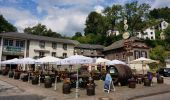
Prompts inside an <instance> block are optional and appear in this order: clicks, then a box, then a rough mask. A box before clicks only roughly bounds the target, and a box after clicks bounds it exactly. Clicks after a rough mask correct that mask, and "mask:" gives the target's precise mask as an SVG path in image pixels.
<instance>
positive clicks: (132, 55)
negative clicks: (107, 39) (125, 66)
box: [104, 37, 149, 63]
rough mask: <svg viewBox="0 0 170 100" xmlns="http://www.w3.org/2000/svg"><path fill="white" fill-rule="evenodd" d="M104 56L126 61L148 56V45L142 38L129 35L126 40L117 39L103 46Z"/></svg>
mask: <svg viewBox="0 0 170 100" xmlns="http://www.w3.org/2000/svg"><path fill="white" fill-rule="evenodd" d="M104 55H105V58H107V59H109V60H114V59H117V60H121V61H124V62H126V63H128V62H129V61H132V60H135V59H138V58H140V57H145V58H149V47H148V46H147V45H146V44H145V43H143V41H142V40H140V39H138V38H136V37H131V38H130V39H128V40H119V41H116V42H114V43H113V44H111V45H110V46H108V47H105V48H104Z"/></svg>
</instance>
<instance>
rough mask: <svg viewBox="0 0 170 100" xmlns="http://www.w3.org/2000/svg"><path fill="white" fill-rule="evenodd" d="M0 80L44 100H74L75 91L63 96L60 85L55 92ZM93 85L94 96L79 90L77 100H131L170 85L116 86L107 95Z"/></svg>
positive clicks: (8, 80) (167, 87) (6, 79)
mask: <svg viewBox="0 0 170 100" xmlns="http://www.w3.org/2000/svg"><path fill="white" fill-rule="evenodd" d="M0 80H1V81H5V82H7V83H9V84H11V85H13V86H16V87H18V88H19V89H20V90H22V91H23V92H25V93H27V94H34V95H39V96H43V97H44V98H45V99H46V100H75V98H74V97H75V90H74V89H72V92H71V93H70V94H68V95H65V94H63V93H62V83H57V90H56V91H54V89H53V88H49V89H46V88H44V86H43V84H41V86H38V85H32V84H31V83H28V82H22V81H21V80H14V79H11V78H7V77H5V76H0ZM95 83H96V84H97V86H96V89H95V91H96V95H95V96H87V95H86V90H85V89H80V90H79V93H80V97H79V98H78V99H77V100H87V99H88V100H98V98H100V97H110V98H113V99H114V100H133V99H135V98H140V97H144V96H149V95H155V94H160V93H167V92H170V85H166V84H157V83H154V84H153V86H152V87H145V86H143V85H142V84H140V85H137V87H136V88H135V89H130V88H128V87H127V86H122V87H121V86H116V92H110V93H109V94H108V93H106V92H103V82H102V81H96V82H95Z"/></svg>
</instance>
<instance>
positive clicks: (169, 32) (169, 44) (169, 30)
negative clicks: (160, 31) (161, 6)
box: [164, 25, 170, 50]
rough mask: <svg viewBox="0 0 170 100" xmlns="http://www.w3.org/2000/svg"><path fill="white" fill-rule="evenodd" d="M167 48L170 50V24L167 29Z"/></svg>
mask: <svg viewBox="0 0 170 100" xmlns="http://www.w3.org/2000/svg"><path fill="white" fill-rule="evenodd" d="M164 33H165V49H166V50H170V25H168V27H167V28H166V29H165V31H164Z"/></svg>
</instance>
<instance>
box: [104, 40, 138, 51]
mask: <svg viewBox="0 0 170 100" xmlns="http://www.w3.org/2000/svg"><path fill="white" fill-rule="evenodd" d="M129 40H131V41H136V40H137V41H140V40H139V39H138V38H137V37H131V38H130V39H129ZM124 41H125V40H124V39H122V40H119V41H116V42H114V43H112V44H111V45H109V46H107V47H105V48H104V51H109V50H114V49H118V48H122V47H123V46H124Z"/></svg>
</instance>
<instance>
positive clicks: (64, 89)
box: [63, 78, 71, 94]
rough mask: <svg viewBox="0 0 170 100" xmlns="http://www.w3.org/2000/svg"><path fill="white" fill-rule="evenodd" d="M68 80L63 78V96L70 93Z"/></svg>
mask: <svg viewBox="0 0 170 100" xmlns="http://www.w3.org/2000/svg"><path fill="white" fill-rule="evenodd" d="M70 89H71V86H70V79H69V78H65V79H64V81H63V93H64V94H69V93H70Z"/></svg>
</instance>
